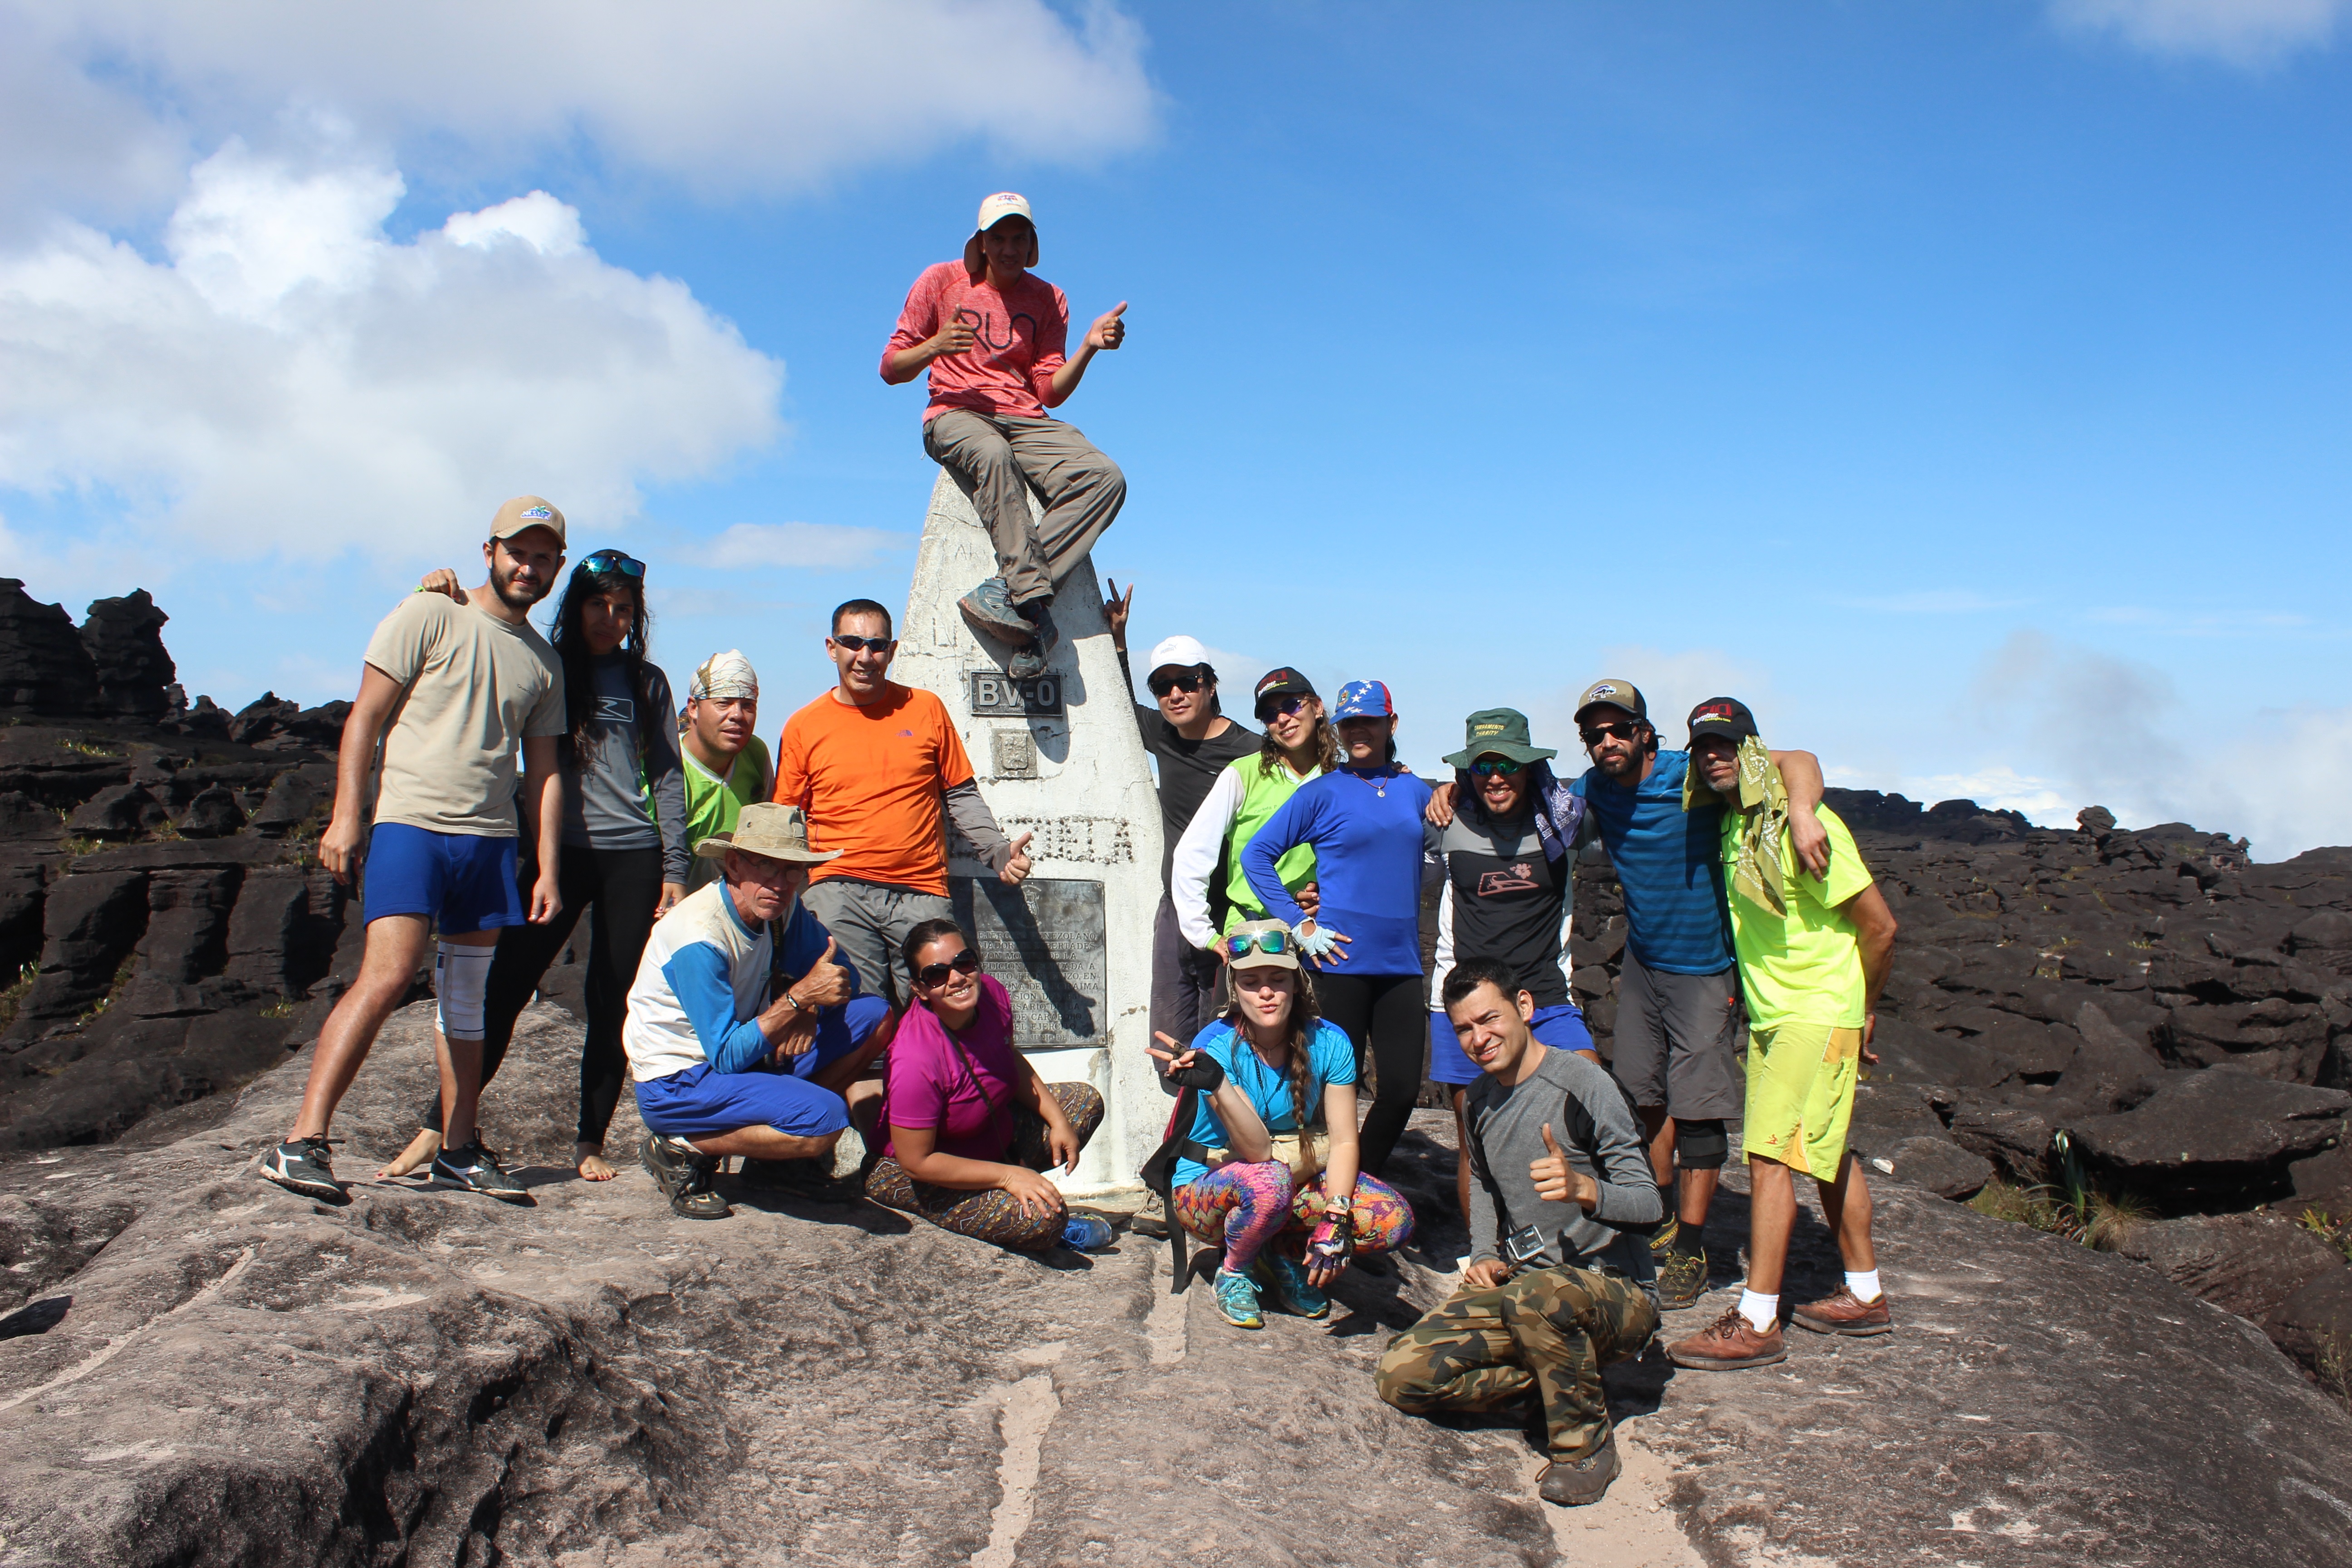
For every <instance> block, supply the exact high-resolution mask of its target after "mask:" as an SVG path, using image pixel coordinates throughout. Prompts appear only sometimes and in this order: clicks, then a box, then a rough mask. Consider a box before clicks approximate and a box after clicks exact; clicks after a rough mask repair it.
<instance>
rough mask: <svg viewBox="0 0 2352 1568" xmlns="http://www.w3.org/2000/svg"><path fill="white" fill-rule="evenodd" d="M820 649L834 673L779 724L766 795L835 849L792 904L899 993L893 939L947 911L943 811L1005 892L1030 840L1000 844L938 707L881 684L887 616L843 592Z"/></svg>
mask: <svg viewBox="0 0 2352 1568" xmlns="http://www.w3.org/2000/svg"><path fill="white" fill-rule="evenodd" d="M824 651H825V652H826V653H827V654H828V655H830V656H831V657H832V659H833V663H834V668H835V669H838V670H839V671H840V672H841V681H840V684H839V685H837V686H835V688H834V689H832V690H830V691H828V692H826V693H825V694H824V696H822V697H820V698H818V699H817V700H815V701H814V702H812V703H810V704H809V705H808V706H807V707H805V708H803V709H802V710H800V711H799V712H797V713H795V714H793V716H792V717H791V718H790V719H788V720H786V721H784V732H783V735H782V738H781V739H780V740H779V741H778V742H776V800H777V802H778V803H779V804H780V805H797V806H799V807H800V808H801V810H802V811H803V812H804V813H806V814H807V816H808V822H809V837H810V843H811V844H812V846H813V847H815V848H819V849H826V850H835V851H838V852H839V858H836V859H833V860H829V861H827V862H825V863H824V865H822V866H818V867H815V868H813V874H812V876H811V878H810V880H809V885H808V890H807V891H805V892H803V894H802V895H801V902H802V904H803V906H805V907H806V908H807V910H808V911H809V913H811V914H813V915H814V916H815V917H816V918H817V919H818V920H819V921H822V922H824V928H825V930H826V931H828V932H830V933H831V934H832V936H833V940H834V941H835V942H836V943H838V944H839V947H840V951H841V952H842V953H843V954H844V955H845V956H846V957H847V958H848V959H849V961H850V963H853V964H854V965H856V969H857V973H860V974H862V975H866V976H869V977H870V982H869V983H870V984H872V985H873V987H874V990H875V992H876V993H877V994H888V995H889V996H890V997H891V998H892V999H893V1000H894V1001H899V1002H903V1001H904V1000H905V999H906V998H907V997H908V995H910V994H912V993H911V991H910V990H909V988H908V987H909V984H910V980H911V977H910V976H909V975H908V973H907V971H906V963H905V961H904V960H903V959H902V958H901V957H900V955H899V952H898V944H899V943H900V942H902V941H904V940H905V938H906V935H907V933H908V931H911V930H913V929H914V928H915V927H916V926H917V925H919V924H920V923H921V922H922V921H928V920H951V919H953V918H954V915H953V911H952V910H950V907H949V905H948V851H947V834H946V832H945V828H944V824H943V823H942V820H941V814H942V810H944V813H945V816H948V817H951V818H953V819H954V822H955V825H956V828H957V831H959V832H961V834H962V835H963V836H964V837H966V838H968V839H970V840H971V844H972V847H973V848H974V849H976V850H978V851H979V852H980V855H981V858H983V859H985V860H986V861H987V862H988V863H989V864H990V865H991V866H992V867H994V868H995V869H996V875H997V879H999V880H1000V881H1002V882H1003V883H1004V885H1005V886H1007V887H1018V886H1019V885H1020V884H1021V883H1022V881H1024V879H1026V878H1027V877H1028V875H1029V857H1028V855H1027V853H1026V851H1027V849H1028V846H1029V837H1030V836H1029V835H1028V834H1026V833H1024V834H1023V835H1022V836H1021V837H1019V838H1016V839H1009V840H1008V839H1007V838H1006V837H1004V833H1003V829H1002V828H1000V827H998V826H996V817H995V816H994V814H992V812H990V810H989V809H988V803H987V802H986V801H984V800H982V798H981V797H980V785H979V784H975V783H974V782H972V772H971V759H969V758H968V757H966V756H965V755H964V750H963V742H961V740H959V739H957V737H956V731H955V721H953V720H951V719H950V718H949V717H948V710H947V705H946V704H945V703H943V702H941V701H940V700H939V699H938V698H937V697H935V696H933V695H932V694H931V693H929V692H928V691H918V690H915V689H912V688H910V687H905V686H901V685H899V684H898V682H897V681H894V680H891V679H888V675H889V669H890V660H891V658H893V657H895V656H896V655H897V653H898V639H897V638H896V637H892V636H891V635H890V612H889V611H887V610H886V609H884V608H883V607H882V606H881V605H877V604H876V603H875V602H874V601H873V600H871V599H852V600H850V601H849V602H848V603H847V604H845V605H842V606H841V607H840V608H839V609H837V610H835V611H834V612H833V635H831V636H830V637H826V638H825V639H824Z"/></svg>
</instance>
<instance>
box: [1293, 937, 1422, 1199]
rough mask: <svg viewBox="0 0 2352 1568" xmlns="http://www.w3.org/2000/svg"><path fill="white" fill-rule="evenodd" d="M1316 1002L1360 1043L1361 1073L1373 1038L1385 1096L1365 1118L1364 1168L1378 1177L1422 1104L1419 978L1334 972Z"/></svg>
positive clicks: (1318, 986)
mask: <svg viewBox="0 0 2352 1568" xmlns="http://www.w3.org/2000/svg"><path fill="white" fill-rule="evenodd" d="M1315 1001H1316V1005H1317V1006H1318V1007H1319V1008H1321V1009H1322V1013H1323V1016H1325V1017H1326V1018H1328V1019H1329V1020H1331V1022H1333V1023H1335V1024H1337V1025H1339V1027H1341V1028H1342V1029H1345V1030H1346V1031H1347V1032H1348V1038H1349V1039H1350V1040H1352V1041H1354V1042H1355V1046H1356V1064H1357V1070H1358V1071H1359V1072H1360V1071H1361V1070H1362V1068H1363V1061H1364V1047H1365V1043H1366V1038H1367V1037H1370V1046H1371V1056H1372V1061H1373V1063H1374V1064H1375V1065H1376V1066H1377V1067H1378V1068H1380V1075H1381V1082H1380V1092H1379V1093H1378V1094H1377V1095H1376V1096H1375V1097H1374V1098H1373V1100H1372V1110H1371V1114H1370V1115H1369V1116H1367V1117H1365V1118H1364V1130H1363V1131H1362V1133H1361V1134H1360V1136H1361V1138H1362V1140H1363V1168H1364V1169H1365V1170H1366V1171H1368V1172H1370V1173H1371V1174H1373V1175H1375V1176H1377V1175H1379V1174H1381V1173H1382V1172H1383V1171H1384V1170H1386V1169H1387V1166H1388V1163H1389V1152H1390V1151H1391V1150H1392V1149H1394V1148H1395V1147H1396V1141H1397V1140H1398V1139H1400V1138H1402V1137H1403V1136H1404V1128H1405V1123H1406V1122H1407V1121H1411V1120H1412V1102H1413V1101H1414V1100H1418V1099H1420V1098H1421V1069H1422V1061H1423V1051H1424V1048H1425V1047H1427V1046H1428V1044H1429V1017H1428V1014H1427V1013H1426V1011H1425V1010H1424V1009H1423V1006H1422V1005H1421V976H1420V975H1418V974H1345V973H1332V972H1331V971H1329V970H1322V971H1318V973H1316V976H1315Z"/></svg>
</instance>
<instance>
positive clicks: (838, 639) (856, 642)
mask: <svg viewBox="0 0 2352 1568" xmlns="http://www.w3.org/2000/svg"><path fill="white" fill-rule="evenodd" d="M833 641H834V646H835V647H845V648H847V649H848V650H849V651H850V652H852V653H863V652H865V651H866V649H867V648H869V647H870V648H872V649H873V650H874V651H875V652H876V653H888V652H889V651H890V645H891V644H892V643H894V642H896V641H898V638H896V637H843V636H842V635H841V634H840V633H839V632H835V633H834V634H833Z"/></svg>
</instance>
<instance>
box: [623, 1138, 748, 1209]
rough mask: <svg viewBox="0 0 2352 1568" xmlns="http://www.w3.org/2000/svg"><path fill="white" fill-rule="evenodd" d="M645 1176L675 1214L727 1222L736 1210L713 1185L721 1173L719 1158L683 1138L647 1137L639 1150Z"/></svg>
mask: <svg viewBox="0 0 2352 1568" xmlns="http://www.w3.org/2000/svg"><path fill="white" fill-rule="evenodd" d="M637 1157H638V1158H639V1159H640V1160H643V1161H644V1162H645V1166H646V1174H647V1175H649V1176H651V1177H653V1179H654V1185H656V1186H657V1187H659V1188H660V1189H661V1190H662V1195H663V1196H664V1197H666V1198H667V1199H669V1206H670V1209H671V1211H672V1212H673V1213H675V1214H677V1215H682V1216H684V1217H685V1218H687V1219H725V1218H726V1217H727V1216H728V1215H730V1214H732V1213H733V1212H734V1211H733V1210H732V1209H730V1208H729V1207H728V1206H727V1200H726V1199H725V1198H722V1197H720V1196H719V1194H718V1193H717V1191H715V1190H714V1189H713V1187H712V1185H711V1184H712V1182H713V1181H714V1180H715V1179H716V1178H717V1176H718V1174H719V1160H718V1157H717V1156H716V1155H711V1154H706V1153H704V1152H702V1151H701V1150H699V1149H698V1148H696V1147H695V1146H694V1145H693V1144H691V1143H689V1142H687V1141H686V1140H685V1139H683V1138H667V1137H664V1136H662V1135H661V1134H659V1133H651V1134H648V1135H647V1136H646V1141H645V1142H644V1143H642V1144H640V1145H639V1146H638V1149H637Z"/></svg>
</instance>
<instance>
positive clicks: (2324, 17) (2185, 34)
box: [2050, 0, 2352, 68]
mask: <svg viewBox="0 0 2352 1568" xmlns="http://www.w3.org/2000/svg"><path fill="white" fill-rule="evenodd" d="M2347 9H2352V0H2051V5H2050V14H2051V16H2053V18H2055V19H2056V20H2057V21H2058V22H2059V23H2060V24H2061V25H2062V26H2067V27H2072V28H2074V29H2077V30H2080V31H2084V32H2112V33H2114V34H2116V35H2117V36H2119V37H2122V38H2123V39H2124V40H2125V41H2126V42H2127V43H2130V44H2133V45H2135V46H2137V47H2140V48H2143V49H2146V50H2148V51H2149V52H2150V53H2153V54H2162V55H2189V56H2203V57H2205V58H2210V59H2218V60H2221V61H2224V62H2226V63H2228V64H2230V65H2234V66H2242V67H2248V68H2252V67H2259V66H2264V65H2269V64H2271V63H2273V62H2274V61H2276V60H2278V59H2279V58H2283V57H2284V56H2285V55H2288V54H2290V53H2292V52H2294V50H2296V49H2300V48H2309V47H2318V46H2322V45H2325V44H2326V43H2327V42H2329V41H2330V40H2331V39H2332V38H2333V37H2335V33H2336V19H2337V18H2338V17H2340V16H2343V15H2344V13H2345V12H2346V10H2347Z"/></svg>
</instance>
